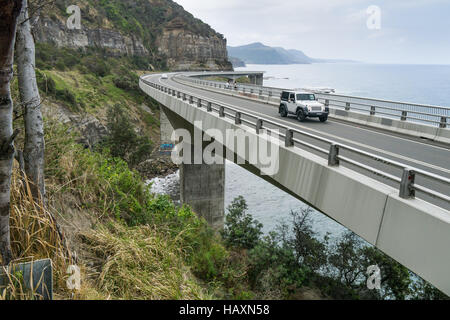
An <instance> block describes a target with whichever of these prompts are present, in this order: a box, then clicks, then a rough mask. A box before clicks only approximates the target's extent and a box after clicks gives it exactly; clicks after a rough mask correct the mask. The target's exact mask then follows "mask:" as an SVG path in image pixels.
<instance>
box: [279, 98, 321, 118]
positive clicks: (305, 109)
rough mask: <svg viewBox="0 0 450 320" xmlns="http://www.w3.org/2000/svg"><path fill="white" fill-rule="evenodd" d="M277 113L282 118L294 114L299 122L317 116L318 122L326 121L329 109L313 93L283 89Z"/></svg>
mask: <svg viewBox="0 0 450 320" xmlns="http://www.w3.org/2000/svg"><path fill="white" fill-rule="evenodd" d="M279 113H280V115H281V116H282V117H283V118H285V117H287V116H289V115H295V116H296V118H297V120H299V121H300V122H303V121H305V119H306V118H319V120H320V122H326V121H327V120H328V114H329V113H330V109H329V108H328V107H325V105H324V104H322V103H320V102H318V101H317V99H316V95H315V94H314V93H311V92H306V91H283V92H282V93H281V102H280V109H279Z"/></svg>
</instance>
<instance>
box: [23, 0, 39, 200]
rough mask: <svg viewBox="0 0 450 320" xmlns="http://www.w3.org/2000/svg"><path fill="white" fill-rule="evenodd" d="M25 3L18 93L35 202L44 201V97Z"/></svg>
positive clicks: (28, 175) (26, 164)
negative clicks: (36, 67) (42, 107)
mask: <svg viewBox="0 0 450 320" xmlns="http://www.w3.org/2000/svg"><path fill="white" fill-rule="evenodd" d="M21 1H22V11H21V13H20V17H19V24H18V26H17V39H16V57H17V71H18V78H19V91H20V99H21V103H22V110H23V115H24V124H25V145H24V149H23V158H24V164H25V173H26V175H27V177H28V179H29V180H30V182H31V183H30V188H31V192H32V194H33V197H34V199H35V200H36V201H37V202H39V200H43V202H45V181H44V150H45V142H44V124H43V121H42V113H41V97H40V95H39V89H38V86H37V82H36V72H35V69H34V68H35V46H34V39H33V35H32V34H31V24H30V20H29V19H28V1H27V0H21Z"/></svg>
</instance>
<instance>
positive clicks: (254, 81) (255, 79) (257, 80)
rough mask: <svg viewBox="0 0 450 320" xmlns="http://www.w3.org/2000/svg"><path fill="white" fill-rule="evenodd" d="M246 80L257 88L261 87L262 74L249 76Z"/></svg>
mask: <svg viewBox="0 0 450 320" xmlns="http://www.w3.org/2000/svg"><path fill="white" fill-rule="evenodd" d="M248 78H249V79H250V82H251V83H252V84H256V85H258V86H262V85H263V81H264V78H263V75H262V74H249V75H248Z"/></svg>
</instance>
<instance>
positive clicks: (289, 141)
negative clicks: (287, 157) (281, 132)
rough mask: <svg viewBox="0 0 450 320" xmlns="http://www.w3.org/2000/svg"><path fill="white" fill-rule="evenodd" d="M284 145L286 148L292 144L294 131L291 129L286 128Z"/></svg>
mask: <svg viewBox="0 0 450 320" xmlns="http://www.w3.org/2000/svg"><path fill="white" fill-rule="evenodd" d="M284 145H285V146H286V148H289V147H293V146H294V131H293V130H292V129H286V137H285V142H284Z"/></svg>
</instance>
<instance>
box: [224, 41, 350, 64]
mask: <svg viewBox="0 0 450 320" xmlns="http://www.w3.org/2000/svg"><path fill="white" fill-rule="evenodd" d="M227 50H228V54H229V55H230V56H232V57H235V58H237V59H240V60H242V61H244V62H245V63H248V64H311V63H333V62H353V61H350V60H336V59H334V60H333V59H314V58H311V57H308V56H307V55H306V54H305V53H303V52H302V51H300V50H294V49H290V50H286V49H284V48H281V47H269V46H266V45H264V44H262V43H260V42H256V43H251V44H248V45H244V46H238V47H230V46H228V47H227Z"/></svg>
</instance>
